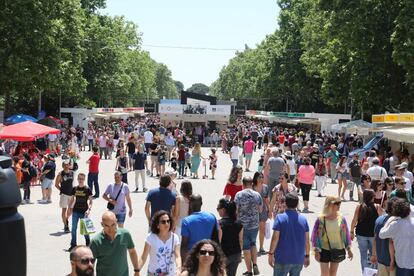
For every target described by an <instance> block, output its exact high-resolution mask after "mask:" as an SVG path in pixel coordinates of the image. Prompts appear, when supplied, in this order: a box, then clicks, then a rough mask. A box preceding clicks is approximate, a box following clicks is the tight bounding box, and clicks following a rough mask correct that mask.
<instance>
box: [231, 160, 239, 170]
mask: <svg viewBox="0 0 414 276" xmlns="http://www.w3.org/2000/svg"><path fill="white" fill-rule="evenodd" d="M231 162H233V168H234V167H236V166H237V164H238V163H239V159H231Z"/></svg>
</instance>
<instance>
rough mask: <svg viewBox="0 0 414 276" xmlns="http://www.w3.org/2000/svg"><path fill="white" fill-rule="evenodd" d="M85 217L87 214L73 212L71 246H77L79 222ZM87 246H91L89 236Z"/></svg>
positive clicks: (87, 236)
mask: <svg viewBox="0 0 414 276" xmlns="http://www.w3.org/2000/svg"><path fill="white" fill-rule="evenodd" d="M84 217H85V213H79V212H75V211H73V213H72V239H71V241H70V245H71V246H76V245H77V244H76V231H77V230H78V221H79V220H80V219H82V218H84ZM85 241H86V245H89V243H90V238H89V235H85Z"/></svg>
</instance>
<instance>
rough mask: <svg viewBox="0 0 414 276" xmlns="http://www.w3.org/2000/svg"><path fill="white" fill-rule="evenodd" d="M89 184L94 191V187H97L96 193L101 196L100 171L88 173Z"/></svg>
mask: <svg viewBox="0 0 414 276" xmlns="http://www.w3.org/2000/svg"><path fill="white" fill-rule="evenodd" d="M88 186H89V189H91V191H93V189H92V188H93V187H95V195H94V196H96V197H99V183H98V173H88Z"/></svg>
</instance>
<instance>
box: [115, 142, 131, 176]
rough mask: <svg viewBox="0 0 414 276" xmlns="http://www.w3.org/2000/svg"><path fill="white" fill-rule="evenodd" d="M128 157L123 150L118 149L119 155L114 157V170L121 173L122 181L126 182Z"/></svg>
mask: <svg viewBox="0 0 414 276" xmlns="http://www.w3.org/2000/svg"><path fill="white" fill-rule="evenodd" d="M128 169H129V166H128V159H127V157H126V156H125V152H124V150H122V149H121V150H119V156H118V157H117V158H116V165H115V170H117V171H119V172H120V173H121V174H122V182H124V183H128Z"/></svg>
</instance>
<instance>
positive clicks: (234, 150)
mask: <svg viewBox="0 0 414 276" xmlns="http://www.w3.org/2000/svg"><path fill="white" fill-rule="evenodd" d="M239 155H240V148H239V145H238V143H237V142H234V143H233V146H232V147H231V149H230V159H231V162H233V168H234V167H236V166H237V164H238V163H239Z"/></svg>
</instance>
